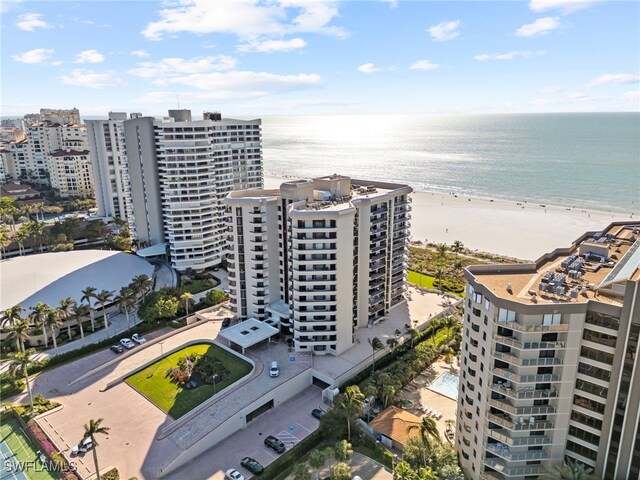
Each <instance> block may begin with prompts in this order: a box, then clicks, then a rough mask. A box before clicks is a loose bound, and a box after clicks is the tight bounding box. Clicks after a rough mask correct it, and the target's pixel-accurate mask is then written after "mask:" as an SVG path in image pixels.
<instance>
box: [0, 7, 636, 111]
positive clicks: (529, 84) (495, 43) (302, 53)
mask: <svg viewBox="0 0 640 480" xmlns="http://www.w3.org/2000/svg"><path fill="white" fill-rule="evenodd" d="M1 29H2V31H1V34H0V35H1V40H2V50H1V55H2V60H1V61H2V72H3V74H2V80H1V82H2V83H1V94H2V98H1V100H0V105H1V112H0V114H1V115H3V116H21V115H23V114H25V113H30V112H36V111H38V110H39V109H40V108H42V107H46V108H71V107H77V108H79V109H80V113H81V114H82V115H83V116H87V117H91V116H93V117H105V116H106V115H107V113H108V112H109V111H127V112H142V113H143V114H145V115H163V114H165V115H166V110H167V109H169V108H177V107H178V106H180V107H181V108H191V109H192V110H193V111H194V113H196V112H198V113H199V112H201V111H205V110H218V111H222V112H223V113H224V114H225V115H229V114H235V115H238V116H244V117H250V116H262V115H281V114H285V115H291V114H319V115H325V114H407V113H425V114H428V113H440V114H457V113H460V114H466V113H519V112H567V111H569V112H601V111H639V110H640V95H639V90H640V84H639V79H640V75H639V73H640V2H637V1H634V0H630V1H618V2H606V1H601V0H531V1H495V2H483V1H467V2H457V1H446V2H434V1H410V0H407V1H402V0H384V1H382V0H377V1H346V2H339V1H333V0H215V1H214V0H170V1H166V2H160V1H124V0H120V1H81V2H73V1H46V2H37V1H15V0H13V1H10V0H2V13H1Z"/></svg>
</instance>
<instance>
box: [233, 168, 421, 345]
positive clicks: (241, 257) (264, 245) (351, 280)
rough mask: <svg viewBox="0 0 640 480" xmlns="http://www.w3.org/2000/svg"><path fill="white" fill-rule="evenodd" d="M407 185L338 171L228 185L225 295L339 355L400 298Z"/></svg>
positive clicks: (297, 338)
mask: <svg viewBox="0 0 640 480" xmlns="http://www.w3.org/2000/svg"><path fill="white" fill-rule="evenodd" d="M411 191H412V189H411V187H409V186H407V185H398V184H391V183H382V182H371V181H362V180H352V179H351V178H349V177H345V176H341V175H331V176H327V177H320V178H315V179H313V180H299V181H290V182H285V183H283V184H282V185H281V187H280V189H277V190H262V189H253V190H240V191H236V192H231V193H230V194H229V195H228V196H227V198H226V200H225V203H226V204H227V206H228V210H227V216H228V219H229V230H230V232H229V233H230V238H229V244H230V248H231V253H230V255H229V259H228V266H229V268H228V270H229V288H230V291H231V303H232V306H233V309H234V310H235V312H236V313H237V316H238V317H239V318H240V319H243V320H244V319H248V318H256V319H258V320H263V321H267V322H269V323H271V324H274V325H279V326H280V328H281V330H282V331H283V332H285V333H289V334H293V338H294V345H295V350H296V351H298V352H312V353H314V354H333V355H338V354H340V353H342V352H344V351H345V350H347V349H348V348H350V347H351V346H352V345H353V342H354V337H353V333H354V332H355V330H356V329H358V328H362V327H367V326H370V325H373V324H375V323H377V322H378V321H380V320H382V319H384V318H385V317H386V316H387V315H388V313H389V309H390V308H391V307H392V306H394V305H396V304H398V303H400V302H402V301H404V291H405V279H406V268H407V263H406V248H407V242H408V237H409V227H410V222H409V220H410V210H411V207H410V201H411V200H410V198H409V194H410V193H411Z"/></svg>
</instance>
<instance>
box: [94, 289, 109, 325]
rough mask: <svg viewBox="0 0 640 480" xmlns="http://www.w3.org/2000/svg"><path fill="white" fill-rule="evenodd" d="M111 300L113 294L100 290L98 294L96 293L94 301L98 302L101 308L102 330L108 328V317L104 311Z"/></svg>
mask: <svg viewBox="0 0 640 480" xmlns="http://www.w3.org/2000/svg"><path fill="white" fill-rule="evenodd" d="M112 298H113V292H110V291H109V290H102V291H101V292H100V293H97V294H96V296H95V299H96V300H97V301H98V303H99V304H100V306H101V307H102V320H104V328H105V329H106V328H107V327H108V326H109V323H108V316H107V311H106V305H107V303H108V302H109V300H111V299H112Z"/></svg>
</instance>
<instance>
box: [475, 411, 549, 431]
mask: <svg viewBox="0 0 640 480" xmlns="http://www.w3.org/2000/svg"><path fill="white" fill-rule="evenodd" d="M487 420H490V421H491V422H493V423H495V424H497V425H501V426H503V427H505V428H508V429H509V430H513V431H515V432H520V431H528V430H549V429H552V428H553V423H552V422H549V421H546V420H545V421H534V422H531V421H525V419H524V418H522V417H521V418H520V419H518V421H517V422H514V421H513V420H512V418H511V415H508V414H505V415H504V416H501V415H495V414H493V413H487ZM529 420H531V419H529Z"/></svg>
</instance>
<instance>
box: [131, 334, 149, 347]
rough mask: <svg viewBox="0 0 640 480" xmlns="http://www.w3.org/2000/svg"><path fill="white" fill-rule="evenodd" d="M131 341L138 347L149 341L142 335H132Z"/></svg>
mask: <svg viewBox="0 0 640 480" xmlns="http://www.w3.org/2000/svg"><path fill="white" fill-rule="evenodd" d="M131 340H133V341H134V342H136V343H137V344H138V345H142V344H143V343H144V342H146V341H147V339H146V338H144V337H143V336H142V335H139V334H137V333H134V334H133V335H131Z"/></svg>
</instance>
